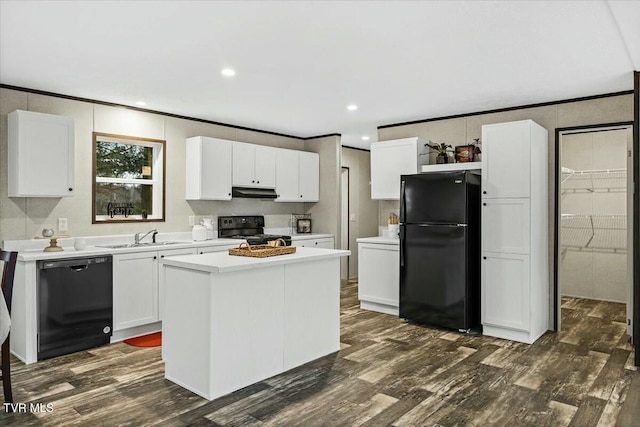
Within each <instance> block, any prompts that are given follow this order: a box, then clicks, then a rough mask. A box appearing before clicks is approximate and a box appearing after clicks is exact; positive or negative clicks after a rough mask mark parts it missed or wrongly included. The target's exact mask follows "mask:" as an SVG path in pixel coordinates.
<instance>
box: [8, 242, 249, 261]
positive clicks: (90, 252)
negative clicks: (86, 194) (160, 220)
mask: <svg viewBox="0 0 640 427" xmlns="http://www.w3.org/2000/svg"><path fill="white" fill-rule="evenodd" d="M240 243H241V241H238V239H212V240H200V241H197V242H195V241H183V242H177V243H173V244H170V245H149V246H135V247H129V248H104V247H99V246H87V247H86V248H85V249H83V250H76V249H74V247H73V246H70V247H69V246H64V250H63V251H59V252H43V251H42V249H27V250H23V251H19V252H18V261H26V262H28V261H39V260H42V259H64V258H81V257H90V256H97V255H116V254H124V253H132V252H149V251H164V250H171V249H185V248H201V247H206V246H225V245H239V244H240ZM106 244H110V243H106Z"/></svg>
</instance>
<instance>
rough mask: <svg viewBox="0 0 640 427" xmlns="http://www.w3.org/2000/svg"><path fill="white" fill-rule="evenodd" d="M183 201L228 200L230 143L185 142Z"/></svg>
mask: <svg viewBox="0 0 640 427" xmlns="http://www.w3.org/2000/svg"><path fill="white" fill-rule="evenodd" d="M186 144H187V147H186V149H187V151H186V199H187V200H231V156H232V150H233V149H232V146H233V144H234V143H233V142H232V141H227V140H224V139H216V138H208V137H204V136H196V137H193V138H188V139H187V142H186Z"/></svg>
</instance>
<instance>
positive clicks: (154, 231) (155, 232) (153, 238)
mask: <svg viewBox="0 0 640 427" xmlns="http://www.w3.org/2000/svg"><path fill="white" fill-rule="evenodd" d="M151 233H153V235H152V236H151V239H152V241H153V243H155V242H156V234H158V230H156V229H155V228H154V229H153V230H151V231H147V232H146V233H144V235H143V236H142V237H140V233H136V235H135V236H133V239H134V240H135V241H136V245H139V244H140V240H142V239H144V238H145V237H147V236H148V235H149V234H151Z"/></svg>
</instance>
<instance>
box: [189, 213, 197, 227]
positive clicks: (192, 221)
mask: <svg viewBox="0 0 640 427" xmlns="http://www.w3.org/2000/svg"><path fill="white" fill-rule="evenodd" d="M189 225H191V226H194V225H196V217H195V215H189Z"/></svg>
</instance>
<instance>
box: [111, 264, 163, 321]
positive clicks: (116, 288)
mask: <svg viewBox="0 0 640 427" xmlns="http://www.w3.org/2000/svg"><path fill="white" fill-rule="evenodd" d="M157 320H158V256H157V252H140V253H134V254H123V255H114V256H113V330H114V331H119V330H121V329H127V328H131V327H134V326H140V325H146V324H147V323H153V322H156V321H157Z"/></svg>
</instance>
